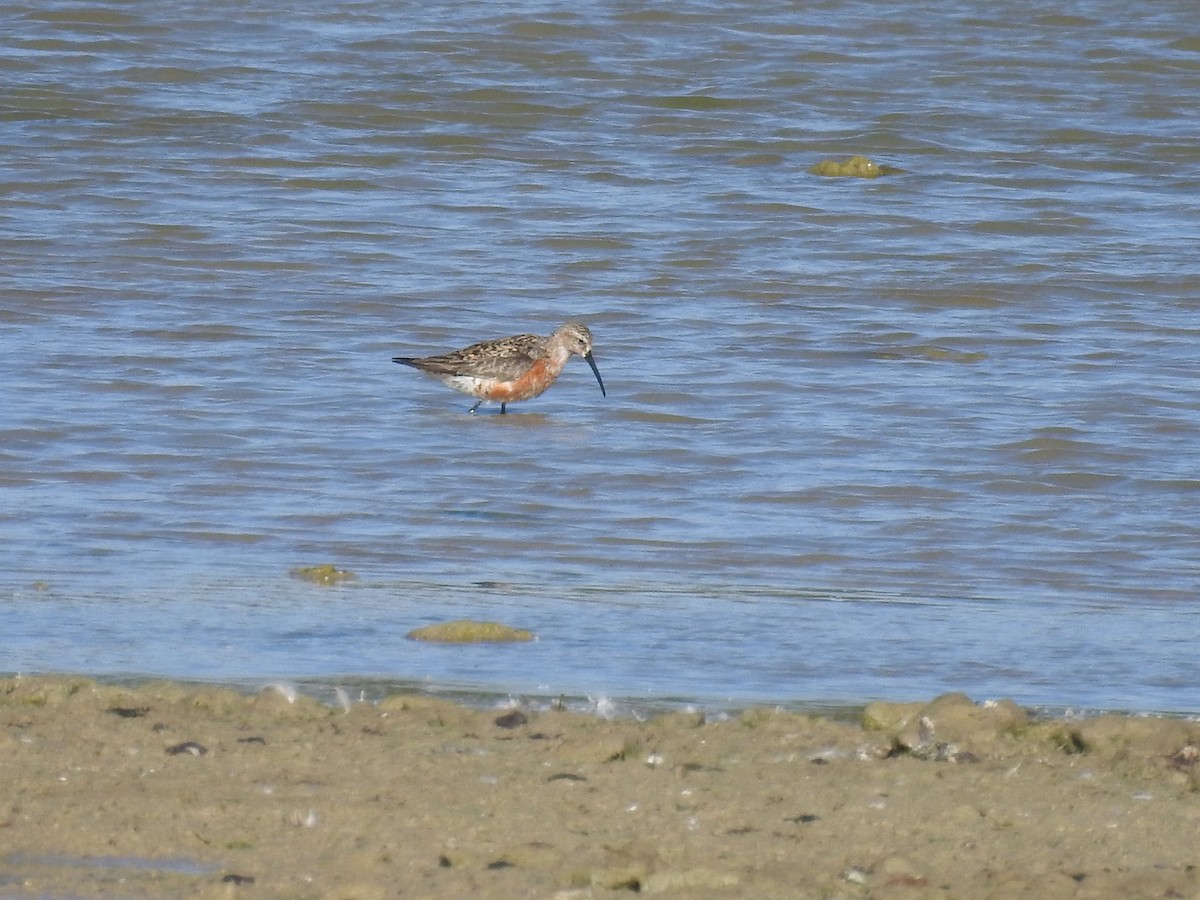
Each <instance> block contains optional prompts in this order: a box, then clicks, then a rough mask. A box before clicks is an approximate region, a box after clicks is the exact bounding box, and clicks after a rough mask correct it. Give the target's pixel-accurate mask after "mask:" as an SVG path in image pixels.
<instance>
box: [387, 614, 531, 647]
mask: <svg viewBox="0 0 1200 900" xmlns="http://www.w3.org/2000/svg"><path fill="white" fill-rule="evenodd" d="M408 637H409V638H410V639H411V640H414V641H430V642H433V643H438V644H500V643H510V642H514V641H532V640H533V632H531V631H526V630H525V629H524V628H512V627H510V626H508V625H501V624H500V623H499V622H474V621H471V620H470V619H462V620H459V621H457V622H439V623H437V624H435V625H426V626H424V627H423V628H415V629H413V630H412V631H410V632H409V633H408Z"/></svg>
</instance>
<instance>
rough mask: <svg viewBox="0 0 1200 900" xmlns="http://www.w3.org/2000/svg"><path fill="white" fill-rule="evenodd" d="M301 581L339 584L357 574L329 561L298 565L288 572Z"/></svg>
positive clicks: (351, 579) (353, 577) (352, 578)
mask: <svg viewBox="0 0 1200 900" xmlns="http://www.w3.org/2000/svg"><path fill="white" fill-rule="evenodd" d="M288 574H289V575H291V576H292V577H293V578H299V579H300V580H301V581H311V582H312V583H313V584H341V583H342V582H343V581H353V580H354V579H355V578H357V577H358V576H357V575H355V574H354V573H353V572H347V571H346V570H345V569H339V568H338V567H337V566H335V565H332V564H330V563H325V564H324V565H320V566H300V567H299V568H297V569H292V571H291V572H289V573H288Z"/></svg>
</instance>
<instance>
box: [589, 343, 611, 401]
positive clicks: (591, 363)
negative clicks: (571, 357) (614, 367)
mask: <svg viewBox="0 0 1200 900" xmlns="http://www.w3.org/2000/svg"><path fill="white" fill-rule="evenodd" d="M583 358H584V359H586V360H587V364H588V365H589V366H591V367H592V374H593V375H595V376H596V383H597V384H598V385H600V396H602V397H607V396H608V391H606V390H605V389H604V379H603V378H601V377H600V370H599V369H597V368H596V360H594V359H592V354H590V353H588V354H585V355H584V357H583Z"/></svg>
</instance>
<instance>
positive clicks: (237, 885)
mask: <svg viewBox="0 0 1200 900" xmlns="http://www.w3.org/2000/svg"><path fill="white" fill-rule="evenodd" d="M1198 759H1200V724H1198V723H1196V722H1182V721H1179V720H1173V719H1156V718H1137V717H1119V716H1102V717H1095V718H1090V719H1081V720H1057V721H1046V722H1031V721H1029V719H1028V717H1027V716H1026V715H1025V712H1024V711H1023V710H1021V709H1019V708H1017V707H1015V706H1013V705H1012V704H1007V703H1001V704H996V705H992V706H987V707H983V706H976V705H975V704H973V703H971V702H970V701H969V700H967V698H965V697H962V696H960V695H949V696H946V697H942V698H938V699H936V700H935V701H932V702H930V703H917V704H911V705H897V704H873V705H871V706H870V707H868V708H867V710H866V711H865V713H864V716H863V721H862V723H859V724H847V723H840V722H835V721H831V720H828V719H822V718H819V717H811V716H804V715H798V714H794V713H786V712H778V711H772V710H759V709H755V710H749V711H747V712H745V713H742V714H740V715H737V716H731V717H721V718H720V719H719V720H713V719H708V720H706V719H705V717H704V716H702V715H699V714H684V713H673V714H667V715H662V716H659V717H657V718H654V719H651V720H650V721H647V722H638V721H635V720H630V719H616V720H603V719H599V718H596V717H593V716H587V715H583V714H580V713H572V712H566V711H560V710H553V709H548V710H542V711H533V710H528V709H524V710H490V711H479V710H473V709H467V708H464V707H461V706H457V705H454V704H452V703H449V702H446V701H443V700H439V699H433V698H429V697H425V696H418V695H411V694H408V695H401V694H397V695H394V696H390V697H387V698H386V699H384V700H382V701H380V702H378V703H354V704H352V705H350V706H348V707H347V708H330V707H327V706H323V705H321V704H319V703H317V702H315V701H313V700H311V699H306V698H303V697H300V698H294V699H289V698H288V697H287V696H285V695H284V694H283V693H281V692H280V691H278V690H274V689H272V690H267V691H264V692H263V693H261V694H259V695H256V696H246V695H243V694H239V693H236V692H234V691H230V690H225V689H218V688H197V687H190V686H183V685H177V684H170V683H163V682H155V683H149V684H145V685H141V686H139V687H137V688H126V687H117V686H106V685H100V684H96V683H94V682H91V681H88V680H85V679H80V678H41V677H38V678H15V679H8V680H0V773H2V780H0V784H2V785H3V793H2V795H0V898H25V897H38V898H45V897H51V898H59V897H72V898H73V897H122V898H140V897H172V898H176V897H237V898H240V897H246V898H268V897H270V898H274V897H281V898H283V897H286V898H310V897H311V898H328V900H335V898H336V900H349V898H362V900H368V898H390V897H447V898H451V897H453V898H465V897H472V898H477V897H483V898H491V897H547V898H583V897H604V896H610V895H613V896H618V895H621V894H623V893H628V892H634V891H636V892H642V893H647V894H663V895H667V896H676V897H686V898H708V897H713V898H716V897H722V898H724V897H755V898H762V897H769V898H775V897H778V898H797V897H846V898H857V897H879V898H888V897H897V898H924V897H939V898H948V897H952V898H984V897H988V898H1009V897H1028V898H1050V897H1054V898H1058V897H1093V898H1107V897H1113V898H1130V897H1184V898H1200V763H1198V762H1197V760H1198Z"/></svg>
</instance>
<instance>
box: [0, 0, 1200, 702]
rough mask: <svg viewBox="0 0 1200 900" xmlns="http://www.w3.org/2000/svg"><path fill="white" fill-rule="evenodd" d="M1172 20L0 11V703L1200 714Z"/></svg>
mask: <svg viewBox="0 0 1200 900" xmlns="http://www.w3.org/2000/svg"><path fill="white" fill-rule="evenodd" d="M1193 13H1194V10H1193V8H1192V6H1191V5H1190V4H1185V3H1182V2H1177V3H1160V4H1155V5H1154V6H1153V7H1152V8H1150V9H1140V8H1139V9H1133V8H1131V7H1128V6H1126V5H1117V4H1114V3H1106V2H1098V0H1078V2H1074V3H1070V4H1068V5H1067V6H1066V7H1065V8H1062V9H1061V10H1060V11H1059V12H1057V13H1054V14H1048V13H1046V12H1045V11H1044V10H1043V9H1042V8H1041V7H1036V6H1032V5H1027V4H1017V3H1014V4H1004V5H1002V7H1001V8H999V9H993V8H990V7H989V8H988V9H987V10H986V11H982V12H981V11H980V10H979V9H978V8H977V7H976V6H975V5H972V4H954V3H948V4H938V5H937V8H936V9H930V8H928V7H927V5H925V4H914V3H895V4H890V5H889V4H882V5H881V4H870V5H865V4H852V3H827V4H821V5H815V6H809V7H805V8H795V7H793V6H792V5H790V4H782V3H780V4H773V3H772V4H761V3H754V4H750V3H746V4H728V3H722V4H715V3H712V4H709V3H703V2H687V3H684V4H682V5H680V4H676V5H674V6H673V7H672V8H671V9H654V8H646V7H645V6H644V5H633V4H622V3H586V2H585V3H574V4H557V3H531V4H502V5H483V6H477V7H471V8H464V7H462V6H461V5H460V4H454V5H451V4H444V5H437V4H419V5H413V4H408V3H400V2H397V3H382V4H380V3H372V4H369V5H368V4H360V3H352V2H336V0H335V2H334V3H332V4H331V3H323V4H300V5H293V6H292V7H289V13H288V15H287V16H281V15H280V14H279V8H278V7H277V6H275V5H272V4H266V3H257V4H249V5H245V4H239V5H237V6H236V7H226V6H225V5H223V4H217V5H212V4H186V3H166V4H163V3H159V4H150V3H146V2H141V0H134V2H132V3H123V4H119V5H118V4H112V3H105V2H96V3H84V4H80V3H50V4H36V5H35V4H19V3H18V4H9V5H8V6H6V7H5V8H4V9H3V10H2V11H0V35H3V37H0V85H2V86H0V194H2V196H3V198H4V202H3V205H2V207H0V342H2V343H0V348H2V349H3V351H4V352H3V353H0V409H2V410H3V417H2V418H0V546H2V547H3V548H4V551H5V553H4V558H5V560H6V565H5V568H4V571H3V573H0V587H2V588H3V591H4V594H3V604H4V610H5V614H4V618H5V623H6V625H5V627H4V628H3V629H0V670H4V671H32V670H37V671H47V670H50V671H62V670H69V671H80V672H86V673H91V674H100V675H114V674H116V675H120V674H150V675H170V676H175V677H184V678H205V679H216V680H239V679H251V680H252V679H256V678H261V679H275V678H297V679H318V680H320V679H329V680H337V679H339V678H350V677H370V678H383V679H395V680H398V681H412V680H415V681H417V682H420V683H427V684H429V685H431V686H446V685H466V686H476V687H479V688H481V689H487V690H512V691H515V692H541V693H547V694H558V693H568V694H585V693H586V694H592V695H614V696H629V697H655V698H662V697H672V698H679V699H684V700H688V699H691V700H700V701H706V702H712V701H716V702H724V701H726V700H734V701H738V702H750V701H776V702H791V701H796V700H801V701H803V700H820V701H825V700H835V701H842V700H845V701H851V702H853V701H856V700H861V699H869V698H875V697H903V698H908V697H913V696H919V697H924V696H928V695H930V694H932V693H936V692H939V691H942V690H949V689H956V690H966V691H968V692H969V693H971V694H972V695H973V696H976V697H985V696H1001V695H1005V696H1012V697H1014V698H1015V699H1017V700H1019V701H1021V702H1026V703H1034V704H1039V703H1040V704H1052V705H1081V706H1090V707H1121V708H1132V709H1162V710H1173V711H1191V712H1195V711H1200V695H1198V694H1197V690H1196V687H1195V678H1194V675H1193V672H1194V661H1193V659H1194V645H1195V643H1196V640H1197V638H1198V637H1200V605H1198V604H1197V600H1198V599H1200V561H1198V548H1200V512H1198V511H1197V504H1198V501H1200V475H1198V474H1197V458H1198V454H1197V449H1196V448H1197V447H1198V446H1200V440H1198V438H1200V374H1198V373H1200V365H1198V364H1200V351H1198V350H1197V346H1198V339H1200V324H1198V317H1197V312H1198V311H1200V264H1198V263H1197V262H1196V257H1195V253H1194V252H1193V248H1194V247H1196V246H1198V245H1200V224H1198V221H1200V220H1198V219H1197V217H1196V215H1195V198H1196V196H1197V195H1198V190H1200V145H1197V143H1196V140H1195V135H1196V133H1197V127H1198V125H1200V115H1198V114H1197V111H1196V104H1195V97H1196V96H1197V94H1198V93H1200V31H1198V30H1197V27H1196V24H1195V17H1194V14H1193ZM853 154H865V155H867V156H869V157H871V158H872V159H874V160H876V161H877V162H879V163H882V164H885V165H889V166H893V167H896V168H900V169H903V170H904V171H903V172H902V173H899V174H895V175H890V176H887V177H884V178H879V179H875V180H862V179H830V178H821V177H817V176H814V175H811V174H809V173H808V169H809V167H810V166H811V165H813V164H814V163H815V162H817V161H819V160H821V159H824V158H830V157H835V158H844V157H848V156H850V155H853ZM567 318H578V319H580V320H582V321H585V322H587V323H588V325H589V326H590V327H591V328H592V330H593V332H594V334H595V338H596V359H597V362H598V364H599V367H600V371H601V373H602V374H603V376H604V379H605V384H606V386H607V387H608V389H609V392H608V397H607V398H602V397H601V396H600V392H599V389H598V387H597V386H596V384H595V382H594V380H593V379H592V376H591V373H590V372H589V371H588V370H587V368H586V366H585V365H584V364H583V363H582V362H581V361H579V360H574V361H573V362H572V363H571V365H570V366H569V367H568V368H567V370H566V372H565V373H564V374H563V376H562V378H561V379H560V381H559V383H558V384H556V385H555V386H554V388H552V389H551V391H550V392H549V393H547V394H546V395H544V396H543V397H541V398H539V399H537V400H533V401H530V402H528V403H525V404H519V405H516V406H515V407H513V408H512V409H511V410H510V414H509V415H506V416H503V417H501V416H498V415H495V414H494V413H495V411H494V409H493V410H491V411H490V412H489V411H487V410H485V411H483V412H484V414H481V415H476V416H468V415H466V410H467V409H468V408H469V406H470V405H471V403H472V402H473V401H472V400H470V398H467V397H464V396H462V395H458V394H454V393H451V392H450V391H448V390H446V389H445V388H444V387H442V386H441V385H440V384H438V383H436V382H433V381H430V380H427V379H424V378H422V377H421V376H420V375H419V374H418V373H416V372H413V371H411V370H408V369H403V368H401V367H398V366H395V365H394V364H392V363H391V361H390V358H391V357H392V356H393V355H421V354H424V353H432V352H439V351H444V350H449V349H453V348H456V347H460V346H464V345H466V344H468V343H471V342H474V341H476V340H479V339H482V338H486V337H500V336H504V335H506V334H511V333H516V332H523V331H534V332H539V333H543V334H545V333H548V332H549V331H550V330H552V329H553V328H554V327H555V326H556V325H558V324H559V323H561V322H562V321H564V320H565V319H567ZM323 562H333V563H336V564H337V565H340V566H342V567H344V568H347V569H350V570H353V571H354V572H355V573H357V574H358V576H359V578H358V580H357V581H356V582H354V583H353V584H351V585H347V586H343V587H337V588H332V589H330V588H318V587H315V586H312V585H308V584H305V583H303V582H300V581H297V580H295V579H292V578H289V577H288V574H287V573H288V571H289V570H290V569H291V568H293V567H294V566H298V565H305V564H312V563H323ZM460 616H472V617H486V618H493V619H500V620H503V621H506V622H509V623H510V624H514V625H518V626H521V627H526V628H531V629H532V630H534V631H535V632H536V633H537V634H538V636H539V641H538V642H537V643H536V644H534V645H531V646H530V645H526V646H520V647H498V648H497V647H487V648H479V647H473V648H466V649H463V648H457V649H448V648H444V647H427V646H423V645H417V644H414V643H412V642H409V641H406V640H405V638H404V635H405V634H406V633H407V632H408V631H409V630H410V629H412V628H414V627H417V626H419V625H422V624H426V623H428V622H431V621H437V620H441V619H444V618H454V617H460Z"/></svg>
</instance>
